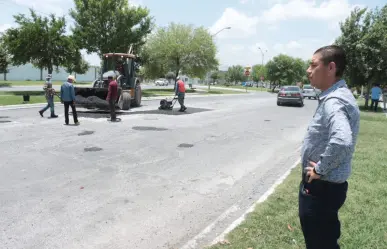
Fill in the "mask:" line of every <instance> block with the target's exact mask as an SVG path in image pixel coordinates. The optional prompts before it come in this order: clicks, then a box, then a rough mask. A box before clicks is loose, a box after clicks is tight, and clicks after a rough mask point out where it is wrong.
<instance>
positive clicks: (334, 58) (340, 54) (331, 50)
mask: <svg viewBox="0 0 387 249" xmlns="http://www.w3.org/2000/svg"><path fill="white" fill-rule="evenodd" d="M317 53H319V54H321V60H322V61H323V63H324V65H328V64H329V63H331V62H334V63H335V64H336V77H342V76H343V74H344V71H345V68H346V66H347V58H346V56H345V51H344V49H343V48H342V47H340V46H337V45H329V46H325V47H321V48H319V49H317V50H316V52H314V54H317Z"/></svg>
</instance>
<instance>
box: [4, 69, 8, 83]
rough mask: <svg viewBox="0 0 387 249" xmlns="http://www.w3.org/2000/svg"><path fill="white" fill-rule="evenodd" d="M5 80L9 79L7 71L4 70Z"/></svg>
mask: <svg viewBox="0 0 387 249" xmlns="http://www.w3.org/2000/svg"><path fill="white" fill-rule="evenodd" d="M4 81H7V71H5V72H4Z"/></svg>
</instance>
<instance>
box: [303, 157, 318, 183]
mask: <svg viewBox="0 0 387 249" xmlns="http://www.w3.org/2000/svg"><path fill="white" fill-rule="evenodd" d="M308 165H309V166H308V167H306V175H307V176H309V180H308V183H311V182H312V181H313V180H318V179H320V175H318V174H316V173H314V170H313V169H314V167H316V166H317V163H315V162H312V161H309V163H308Z"/></svg>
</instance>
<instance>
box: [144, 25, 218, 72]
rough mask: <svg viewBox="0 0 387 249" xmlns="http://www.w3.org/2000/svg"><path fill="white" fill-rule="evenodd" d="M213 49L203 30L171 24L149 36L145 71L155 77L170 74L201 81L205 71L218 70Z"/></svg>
mask: <svg viewBox="0 0 387 249" xmlns="http://www.w3.org/2000/svg"><path fill="white" fill-rule="evenodd" d="M215 56H216V46H215V44H214V42H213V39H212V36H211V35H210V34H209V32H208V31H207V30H206V29H205V28H203V27H198V28H194V27H193V26H190V25H184V24H175V23H171V24H170V25H169V26H168V27H161V28H159V29H158V30H157V31H156V32H155V33H154V34H152V35H151V36H150V37H149V39H148V41H147V44H146V45H145V46H144V51H143V53H142V54H141V57H142V58H146V59H144V66H145V67H146V68H147V69H146V71H147V72H148V73H149V74H150V75H152V76H153V77H154V76H157V75H165V73H166V72H169V71H172V72H174V73H175V76H176V77H177V76H178V75H179V74H180V73H184V74H187V75H189V76H191V77H198V78H204V76H205V75H206V73H207V72H209V71H211V70H214V69H216V68H217V67H218V61H217V60H216V58H215Z"/></svg>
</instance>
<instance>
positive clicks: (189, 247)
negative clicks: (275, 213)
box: [181, 146, 302, 249]
mask: <svg viewBox="0 0 387 249" xmlns="http://www.w3.org/2000/svg"><path fill="white" fill-rule="evenodd" d="M301 147H302V146H300V147H299V148H298V149H297V150H296V152H299V151H300V149H301ZM300 162H301V159H300V158H299V159H298V160H297V161H296V162H295V163H294V164H292V166H291V167H290V168H289V169H288V170H287V171H286V172H285V174H283V175H282V176H281V177H280V178H278V179H277V180H276V181H275V182H274V184H273V185H272V186H271V187H270V188H269V189H268V190H267V191H266V192H265V193H264V194H263V195H262V196H261V197H260V198H259V199H258V201H256V202H255V203H254V204H253V205H252V206H251V207H250V208H249V209H247V210H246V212H245V213H244V214H243V215H242V216H241V217H239V218H238V219H237V220H235V221H234V222H233V223H231V225H230V226H228V227H227V228H226V230H224V231H223V232H222V233H221V234H220V235H219V236H218V237H216V238H215V239H214V240H213V241H212V243H211V245H214V244H216V243H218V242H219V241H222V240H224V237H225V235H226V234H227V233H229V232H230V231H232V230H233V229H234V228H236V227H237V226H238V225H239V224H241V223H242V222H243V221H244V220H245V218H246V215H247V214H248V213H251V212H252V211H254V209H255V207H256V205H257V204H259V203H262V202H264V201H265V200H266V199H267V198H268V197H269V196H270V195H271V194H272V193H273V192H274V190H275V188H276V187H277V186H278V185H279V184H281V183H282V182H283V181H284V180H285V179H286V177H288V176H289V174H290V172H291V171H292V169H294V168H295V167H296V166H297V165H298V164H299V163H300ZM237 210H239V207H238V206H237V205H233V206H231V207H230V208H229V209H227V210H226V211H225V212H224V213H222V214H221V215H220V216H219V217H218V218H217V219H216V220H215V221H214V222H212V223H211V224H210V225H208V226H207V227H206V228H204V229H203V230H202V231H201V232H200V233H199V234H197V235H196V236H195V237H194V238H192V239H191V240H189V241H188V242H187V243H186V244H184V245H183V246H182V247H181V249H194V248H196V247H197V245H198V240H199V239H202V238H204V237H205V236H206V235H207V234H208V233H210V232H211V231H212V230H213V229H214V227H215V226H216V224H218V223H219V222H221V221H223V220H224V219H225V218H227V216H228V215H230V214H231V213H233V212H235V211H237Z"/></svg>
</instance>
